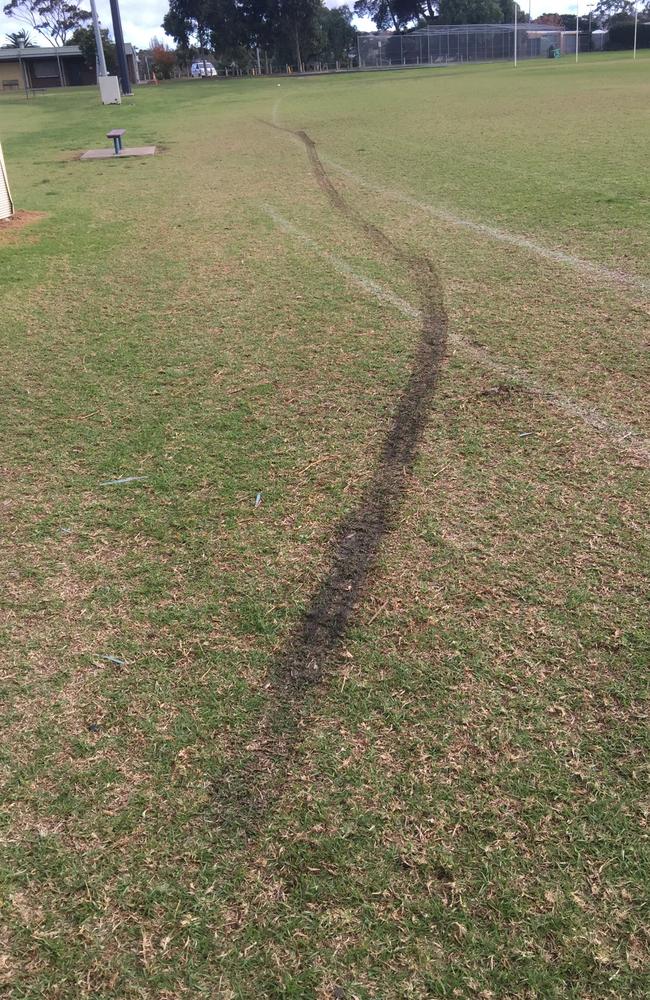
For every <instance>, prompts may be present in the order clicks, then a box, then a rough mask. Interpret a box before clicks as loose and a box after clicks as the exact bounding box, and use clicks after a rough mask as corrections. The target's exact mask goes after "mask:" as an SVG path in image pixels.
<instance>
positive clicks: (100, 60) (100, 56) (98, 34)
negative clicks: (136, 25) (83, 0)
mask: <svg viewBox="0 0 650 1000" xmlns="http://www.w3.org/2000/svg"><path fill="white" fill-rule="evenodd" d="M90 16H91V17H92V19H93V31H94V32H95V46H96V48H97V65H98V67H99V75H100V76H108V70H107V69H106V56H105V55H104V43H103V42H102V31H101V28H100V27H99V18H98V17H97V5H96V4H95V0H90Z"/></svg>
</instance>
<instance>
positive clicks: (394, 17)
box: [354, 0, 437, 31]
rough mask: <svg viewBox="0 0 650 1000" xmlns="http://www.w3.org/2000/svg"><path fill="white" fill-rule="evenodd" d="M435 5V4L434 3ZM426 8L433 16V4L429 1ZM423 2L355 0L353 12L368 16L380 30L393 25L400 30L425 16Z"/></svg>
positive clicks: (416, 0)
mask: <svg viewBox="0 0 650 1000" xmlns="http://www.w3.org/2000/svg"><path fill="white" fill-rule="evenodd" d="M435 6H437V4H436V5H435ZM426 9H427V12H428V14H429V16H430V17H433V16H434V4H433V3H432V2H429V3H427V4H426ZM424 12H425V4H424V3H420V2H418V0H356V2H355V4H354V13H355V14H356V15H357V17H370V18H372V20H373V21H374V22H375V26H376V27H377V28H379V30H380V31H386V29H387V28H390V27H393V28H394V29H395V31H402V30H403V29H404V28H406V27H407V25H409V24H413V23H414V22H416V21H418V20H420V19H421V18H423V17H424V16H425V13H424Z"/></svg>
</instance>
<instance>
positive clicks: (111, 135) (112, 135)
mask: <svg viewBox="0 0 650 1000" xmlns="http://www.w3.org/2000/svg"><path fill="white" fill-rule="evenodd" d="M125 132H126V129H125V128H114V129H111V131H110V132H107V133H106V138H107V139H112V140H113V146H114V147H115V155H116V156H119V155H120V153H121V152H122V136H123V135H124V133H125Z"/></svg>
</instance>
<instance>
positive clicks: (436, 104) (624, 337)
mask: <svg viewBox="0 0 650 1000" xmlns="http://www.w3.org/2000/svg"><path fill="white" fill-rule="evenodd" d="M649 67H650V63H649V62H648V59H647V57H645V55H644V57H643V58H640V59H639V60H637V62H636V63H633V62H632V60H631V59H630V58H629V57H628V56H627V55H618V56H616V57H595V56H594V57H591V58H589V59H587V58H585V59H584V60H583V61H581V63H580V64H579V65H578V66H577V67H576V66H575V65H574V64H573V63H571V61H570V60H560V62H559V63H558V64H556V63H555V62H551V61H548V60H540V62H539V63H535V64H530V65H526V64H525V65H522V66H520V67H519V68H518V70H517V71H516V73H515V71H514V70H513V68H512V67H511V66H498V65H495V66H477V67H473V68H461V67H458V68H455V69H453V70H445V71H444V72H443V71H437V70H433V71H429V70H426V71H425V70H423V71H405V72H400V73H396V74H370V73H369V74H362V75H359V76H355V77H348V76H340V77H324V78H313V79H289V80H286V79H283V80H282V81H281V88H280V89H278V87H277V81H266V80H259V81H253V80H251V81H247V80H244V81H232V82H227V83H226V82H220V83H218V84H215V85H214V86H213V85H204V84H203V83H182V84H178V85H165V86H162V87H159V88H157V89H149V88H143V89H142V90H140V91H138V92H137V94H136V96H135V98H134V99H133V101H132V102H130V103H129V104H124V105H122V107H121V108H119V109H104V108H102V107H101V106H99V105H98V104H97V98H96V94H95V93H94V91H92V90H77V91H75V90H70V91H67V92H62V93H49V94H47V95H46V96H44V97H42V98H38V99H36V100H35V101H33V102H30V103H27V102H24V101H23V100H21V99H20V98H18V97H14V96H4V97H3V98H2V99H1V101H0V112H1V114H2V136H1V139H2V143H3V148H4V153H5V159H6V161H7V167H8V171H9V175H10V179H11V182H12V187H13V194H14V198H15V201H16V205H17V207H18V208H19V209H21V210H25V211H32V212H42V213H47V214H46V215H45V217H44V218H42V219H41V220H40V221H38V222H33V223H32V224H30V225H26V226H24V227H23V228H21V229H14V230H12V229H3V230H0V289H1V291H0V295H1V305H0V316H1V318H2V323H1V324H0V327H1V329H0V336H1V337H2V342H3V343H2V347H3V350H2V359H3V367H4V372H3V421H2V426H1V428H0V441H1V449H2V450H1V455H2V458H1V465H2V470H3V480H4V483H3V485H4V488H3V499H2V504H3V506H2V511H3V515H4V526H5V533H4V534H5V545H4V547H3V556H2V567H1V569H2V576H3V579H4V581H5V598H4V601H3V623H2V630H1V631H0V657H1V662H2V682H1V685H2V686H1V691H2V732H3V740H2V745H1V748H0V754H1V764H2V778H3V793H2V802H3V805H2V809H1V813H0V816H1V821H2V852H1V860H0V865H1V868H0V880H1V891H0V907H1V910H0V926H1V927H2V937H1V946H0V982H1V983H2V988H3V989H4V990H5V991H6V993H7V995H8V996H11V997H12V998H13V997H15V998H20V1000H28V998H29V1000H32V998H37V997H47V998H48V1000H50V998H57V1000H58V998H68V997H70V998H78V997H93V998H95V997H102V998H106V1000H126V998H131V997H133V998H136V997H137V998H151V1000H153V998H156V1000H158V998H160V1000H172V998H173V1000H176V998H179V997H184V996H187V997H192V998H194V997H201V996H206V997H210V998H213V997H214V998H217V997H218V998H223V1000H227V998H253V997H287V998H289V997H294V998H312V997H313V998H317V1000H321V998H332V997H347V998H362V1000H368V998H377V1000H379V998H381V1000H387V998H395V1000H398V998H400V1000H401V998H405V997H414V998H415V997H418V998H425V997H436V998H437V997H473V996H477V997H484V998H490V997H494V998H505V997H525V998H533V997H535V998H553V997H555V998H560V997H570V998H576V1000H578V998H580V1000H583V998H596V997H642V996H646V995H647V990H648V987H649V985H650V984H649V982H648V940H647V930H646V928H647V915H646V914H645V913H644V900H645V899H646V897H647V871H648V867H647V860H648V859H647V826H646V824H647V814H646V812H645V810H644V806H643V804H642V803H643V800H644V795H647V774H646V771H645V766H646V764H647V729H646V727H645V724H644V711H643V697H644V694H645V690H646V679H647V673H646V671H647V655H648V637H647V632H644V623H645V621H646V619H647V614H646V612H647V608H646V606H645V604H644V596H643V593H644V592H643V571H644V569H645V568H646V567H647V558H646V561H645V563H644V561H643V560H644V556H646V557H647V549H645V550H644V548H643V532H644V525H645V524H647V516H648V515H647V479H646V477H645V462H644V460H643V457H644V456H643V447H642V442H641V439H640V437H638V435H640V434H642V433H643V432H644V430H645V431H646V432H647V427H645V426H644V425H645V424H646V423H647V421H646V417H647V413H646V409H647V393H646V386H647V363H646V360H645V359H646V358H647V346H648V344H647V339H648V335H647V331H648V296H647V293H644V292H643V291H642V290H640V286H639V285H638V284H637V285H624V284H617V283H616V282H614V281H609V280H606V279H599V278H597V277H594V276H588V275H585V274H584V273H582V272H579V271H576V270H575V269H574V268H572V267H570V266H568V265H566V264H562V263H555V262H553V261H550V260H548V259H544V258H541V257H539V256H536V255H535V254H534V253H532V252H530V250H526V249H525V248H522V247H517V246H515V245H512V244H507V243H503V242H499V241H496V240H493V239H490V238H487V237H486V236H485V235H481V234H480V233H478V232H476V231H475V230H472V229H468V228H466V227H465V228H463V227H462V226H458V225H455V224H453V223H452V222H450V221H449V220H448V221H444V220H442V219H440V218H439V217H438V218H436V217H435V215H432V214H431V212H430V211H429V210H428V209H427V206H428V207H429V209H431V210H433V211H434V212H435V211H438V212H446V213H447V214H448V215H449V214H451V215H454V216H456V217H459V218H462V219H466V220H470V221H472V222H477V223H484V224H486V225H488V226H496V227H499V228H500V229H502V230H505V231H507V232H510V233H514V234H516V235H519V236H525V237H526V238H528V239H530V240H533V241H535V242H537V243H540V244H544V245H546V246H549V247H552V248H555V249H560V250H564V251H566V252H567V253H570V254H572V255H574V256H576V257H579V258H581V259H583V260H587V261H591V262H593V263H595V264H599V265H601V266H603V267H606V268H610V269H616V270H619V271H622V272H625V273H626V274H627V275H631V276H633V277H634V278H636V279H637V281H640V280H643V279H645V280H646V281H647V280H649V279H650V253H649V251H650V226H649V225H648V221H649V219H648V216H649V214H650V213H649V212H648V206H649V199H650V187H649V184H648V176H647V162H648V157H649V153H650V149H649V148H648V147H649V143H648V135H647V120H646V119H647V107H648V99H649V98H650V76H649V74H648V70H649ZM274 114H275V117H276V120H277V122H279V123H280V124H282V125H283V126H286V127H288V128H292V129H306V130H307V132H308V133H309V135H310V136H311V137H312V138H313V139H314V141H315V142H316V143H317V146H318V149H319V152H320V155H321V157H322V158H323V160H324V161H325V164H326V167H327V168H328V170H329V171H330V175H331V177H332V180H333V181H334V183H335V184H336V185H337V187H338V188H339V189H340V190H341V191H342V192H344V194H345V196H346V197H347V198H348V200H349V201H350V202H351V203H353V204H354V205H355V206H356V208H357V209H358V211H359V213H360V214H361V215H362V216H363V217H364V218H366V219H367V220H368V221H371V222H373V223H374V224H375V225H378V226H380V227H382V228H383V229H384V231H385V232H387V233H389V234H390V235H391V237H392V238H393V240H394V241H395V242H396V243H397V244H398V245H399V246H401V247H403V248H404V249H405V250H407V251H409V252H410V253H411V254H420V255H422V254H424V255H427V256H428V257H429V259H430V260H432V261H433V262H434V264H435V266H436V267H437V269H438V271H439V272H440V274H441V276H442V280H443V284H444V289H445V297H446V303H447V309H448V312H449V320H450V331H451V333H452V335H453V336H454V337H455V338H462V341H463V343H464V344H465V345H467V343H469V344H470V346H472V345H473V348H474V353H472V351H471V350H469V349H468V348H467V347H466V346H465V347H464V346H463V343H460V342H459V341H458V339H456V340H455V341H454V342H453V343H452V345H451V346H450V350H449V353H448V356H447V359H446V361H445V364H444V368H443V372H442V376H441V380H440V383H439V386H438V389H437V393H436V397H435V403H434V407H433V412H432V415H431V419H430V421H429V425H428V429H427V432H426V435H425V439H424V442H423V444H422V447H421V449H420V455H419V459H418V462H417V465H416V468H415V470H414V473H413V475H412V476H411V477H410V481H409V491H408V493H407V495H406V497H405V500H404V504H403V507H402V509H401V512H400V516H399V523H398V524H397V525H396V528H395V530H394V531H393V532H392V533H391V534H390V535H389V537H388V539H387V541H386V544H385V545H384V546H383V548H382V551H381V554H380V561H379V565H378V566H377V568H376V570H375V572H374V573H373V576H372V579H371V581H370V582H369V585H368V588H367V590H366V592H365V594H364V596H363V598H362V600H361V601H360V603H359V606H358V608H357V610H356V613H355V615H354V618H353V621H352V624H351V627H350V629H349V631H348V633H347V635H346V637H345V639H344V642H343V644H342V648H341V650H340V651H339V652H338V653H337V654H336V655H335V656H334V657H333V658H332V662H331V663H330V665H329V669H328V670H327V672H326V676H325V679H324V681H323V683H322V684H320V685H318V686H316V687H315V688H312V689H310V690H307V691H305V692H304V693H303V695H302V696H296V698H295V701H294V703H293V704H292V705H290V706H288V707H287V706H286V705H284V704H283V702H282V699H281V696H280V692H279V690H278V688H277V685H276V684H275V681H274V679H273V677H274V674H273V664H274V662H275V660H276V658H277V656H278V654H279V653H280V652H281V650H282V649H283V648H284V646H285V644H286V643H287V641H288V640H289V637H290V636H291V634H292V630H293V629H294V628H295V627H296V626H297V623H298V622H299V620H300V615H301V612H302V611H303V610H304V608H305V607H306V606H307V604H308V601H309V597H310V594H311V593H312V591H313V589H314V586H315V584H316V582H317V581H318V580H319V579H320V576H321V575H322V573H323V571H324V567H325V566H326V565H327V560H328V553H329V551H330V545H331V542H332V538H333V535H334V533H335V530H336V525H337V524H338V523H339V521H340V520H341V518H342V517H343V516H344V515H345V514H346V513H347V512H348V511H349V510H350V509H352V508H353V507H354V504H355V501H356V500H357V499H358V497H359V496H360V494H361V491H362V489H363V486H364V483H365V482H366V480H367V478H368V476H369V475H370V474H371V471H372V468H373V463H374V456H375V454H376V453H377V451H378V449H379V447H380V444H381V440H382V434H383V431H384V429H385V428H386V426H387V424H388V421H389V420H390V416H391V413H392V407H393V404H394V400H395V398H396V395H397V394H398V392H399V390H400V387H401V386H402V385H403V383H404V380H405V377H406V373H407V371H408V367H409V359H410V356H411V352H412V349H413V347H414V344H415V343H416V341H417V338H418V324H417V321H415V320H411V319H409V318H405V317H404V315H403V314H401V313H400V312H399V311H398V310H396V309H394V308H392V307H391V306H389V305H386V304H384V303H382V302H381V301H379V300H378V299H377V298H375V297H373V295H372V294H365V293H364V292H363V290H362V289H361V288H360V286H359V285H358V284H355V283H354V280H353V279H351V278H349V277H345V275H343V274H342V273H341V271H340V270H337V269H336V266H337V261H338V262H339V265H340V262H343V263H344V264H345V265H347V266H348V267H349V268H350V269H351V270H352V271H353V272H354V273H355V274H357V275H360V276H361V277H362V278H366V279H368V278H370V279H372V280H374V281H376V282H380V283H381V284H382V285H383V286H385V287H388V288H390V289H391V291H392V292H393V293H394V294H396V295H399V296H401V297H402V298H403V299H404V300H406V301H408V302H410V303H413V304H414V305H416V306H417V305H418V304H419V301H418V291H419V285H420V284H421V282H422V278H423V276H422V275H420V274H416V273H413V272H412V271H410V270H409V269H408V267H407V266H406V265H402V264H396V263H395V262H394V261H392V260H391V259H389V258H388V256H387V255H385V254H382V253H381V252H378V251H377V250H376V249H375V247H374V246H373V245H372V244H371V243H370V242H369V241H368V240H367V239H365V238H364V236H363V235H362V234H361V233H360V231H359V230H358V229H357V228H355V227H354V226H353V225H351V224H350V222H348V221H346V220H345V219H344V218H343V217H341V216H340V215H338V214H336V213H334V212H333V210H332V208H331V206H330V204H329V202H328V201H327V200H326V198H325V197H324V195H323V193H322V191H321V190H320V189H319V187H318V185H317V184H316V183H315V181H314V178H313V176H312V174H311V173H310V170H309V164H308V162H307V158H306V156H305V153H304V149H303V148H302V146H301V145H300V144H299V143H296V142H295V141H294V140H292V138H291V136H290V135H289V134H287V133H284V132H281V131H278V130H274V129H271V128H270V127H269V126H268V124H266V123H268V122H270V121H271V120H272V119H273V116H274ZM116 126H122V127H125V128H127V135H126V139H127V141H128V144H133V145H139V144H144V143H149V142H152V143H157V144H158V145H159V146H160V147H162V153H161V155H159V156H156V157H155V158H153V159H141V160H137V159H134V160H123V161H120V162H111V161H108V162H106V161H104V162H94V163H90V162H87V163H82V162H79V161H78V160H77V159H76V155H77V153H79V152H81V151H83V150H84V149H87V148H90V147H94V146H100V145H103V144H105V143H106V142H107V140H105V139H104V134H105V132H106V131H107V130H108V129H109V128H111V127H116ZM332 162H333V163H336V164H339V167H340V166H342V167H344V168H345V169H346V170H347V171H348V172H347V173H344V172H342V171H341V170H340V169H339V167H335V166H332ZM377 188H381V189H383V190H384V193H383V194H380V193H378V192H377V190H376V189H377ZM387 191H390V192H392V194H388V193H386V192H387ZM404 196H407V197H408V198H410V199H411V200H410V201H408V200H407V201H404ZM400 198H401V199H402V200H400ZM416 203H419V205H418V204H416ZM264 206H271V207H272V208H273V209H274V211H275V212H276V213H279V215H281V216H282V217H283V218H285V219H287V220H288V221H289V222H291V223H292V225H293V226H295V227H296V229H297V230H298V231H299V233H303V234H305V235H307V236H308V237H310V238H311V239H312V240H313V241H315V243H316V246H311V245H306V244H305V243H304V242H301V240H300V238H299V237H298V236H296V235H292V234H290V233H287V232H285V231H284V230H283V229H282V228H280V227H278V226H277V225H276V224H275V223H274V222H273V220H272V218H271V217H270V216H269V215H268V213H267V212H266V211H265V208H264ZM321 250H322V251H327V252H328V253H329V254H330V255H333V257H334V258H336V259H335V260H334V261H333V258H332V257H331V256H330V258H326V257H324V256H322V255H321V253H320V251H321ZM479 348H480V349H481V350H482V351H484V352H486V354H487V355H489V357H490V358H491V359H493V360H494V361H495V362H498V363H499V364H500V365H501V366H502V368H501V369H500V371H502V374H498V373H497V372H496V371H495V369H494V368H492V369H490V368H486V367H485V365H484V364H483V363H482V361H481V357H484V356H485V354H484V355H477V354H476V351H477V350H478V349H479ZM644 352H645V353H644ZM511 368H512V369H516V370H517V371H519V372H520V371H521V370H522V369H525V371H526V372H528V373H529V379H528V382H526V381H525V380H524V382H525V384H522V381H521V378H520V377H519V376H518V375H517V371H514V370H513V371H512V372H511V374H510V375H509V374H508V372H509V371H510V369H511ZM531 380H534V382H535V384H537V385H540V386H544V387H546V388H547V389H548V391H549V392H551V393H556V394H557V393H560V394H561V395H562V398H565V399H569V400H571V401H573V403H575V404H577V405H579V406H580V407H582V408H583V410H593V409H596V410H597V411H598V412H599V414H601V415H602V416H603V417H604V418H606V419H607V420H608V421H610V422H612V423H616V424H623V425H625V427H626V428H628V430H629V433H630V435H631V436H630V437H628V438H626V439H625V440H624V441H620V440H619V439H620V433H619V432H614V431H613V432H611V433H610V432H608V431H607V430H605V431H598V430H596V429H595V428H594V427H593V426H591V425H589V424H588V423H585V422H584V420H582V419H580V417H579V416H576V413H575V411H571V410H570V409H569V410H567V408H566V406H565V407H564V408H562V405H557V404H554V403H553V402H552V401H549V399H547V398H544V396H543V394H540V393H539V392H536V391H532V390H531V389H530V385H531V384H532V381H531ZM499 385H501V386H505V388H506V389H510V390H511V391H505V390H504V389H502V390H501V391H498V392H494V391H492V390H494V389H495V388H496V387H497V386H499ZM522 434H526V435H529V436H526V437H522V436H520V435H522ZM121 476H143V477H146V478H144V479H143V480H142V481H139V482H134V483H131V484H128V485H123V486H113V487H102V486H100V484H101V483H102V482H104V481H105V480H108V479H113V478H116V477H121ZM258 491H262V493H263V502H262V504H261V506H260V507H258V508H257V509H256V508H255V506H254V503H255V497H256V494H257V492H258ZM106 655H110V656H114V657H118V658H120V659H123V660H125V661H126V664H125V665H120V664H116V663H113V662H111V661H109V660H106V659H103V658H102V657H104V656H106ZM285 713H288V716H286V717H285ZM259 787H261V788H262V789H263V791H264V793H265V800H264V801H263V802H262V803H261V805H260V807H259V813H258V814H255V813H253V816H252V817H251V815H250V808H249V807H247V798H248V795H249V793H250V791H251V789H253V790H255V789H258V788H259Z"/></svg>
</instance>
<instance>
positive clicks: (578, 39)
mask: <svg viewBox="0 0 650 1000" xmlns="http://www.w3.org/2000/svg"><path fill="white" fill-rule="evenodd" d="M579 6H580V5H579V4H576V62H577V61H578V49H579V48H580V32H579V28H580V18H579V17H578V7H579Z"/></svg>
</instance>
